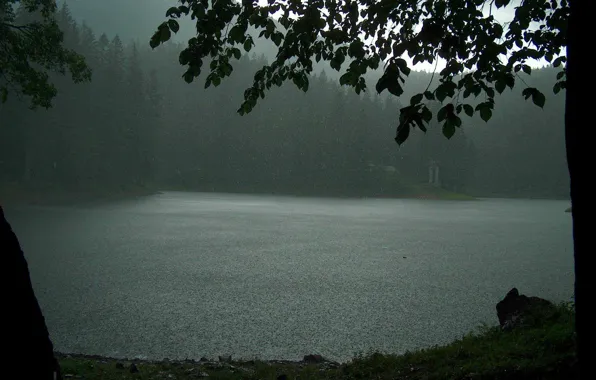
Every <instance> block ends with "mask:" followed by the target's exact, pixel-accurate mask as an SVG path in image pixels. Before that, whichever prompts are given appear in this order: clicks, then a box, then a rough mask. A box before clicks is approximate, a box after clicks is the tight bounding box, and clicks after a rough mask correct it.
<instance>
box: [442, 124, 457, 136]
mask: <svg viewBox="0 0 596 380" xmlns="http://www.w3.org/2000/svg"><path fill="white" fill-rule="evenodd" d="M454 134H455V124H454V123H453V120H452V119H447V120H445V123H444V124H443V136H445V137H447V139H450V138H452V137H453V135H454Z"/></svg>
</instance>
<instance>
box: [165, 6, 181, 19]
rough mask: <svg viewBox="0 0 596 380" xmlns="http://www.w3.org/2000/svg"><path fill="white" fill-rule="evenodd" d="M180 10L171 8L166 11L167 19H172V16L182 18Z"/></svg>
mask: <svg viewBox="0 0 596 380" xmlns="http://www.w3.org/2000/svg"><path fill="white" fill-rule="evenodd" d="M180 13H181V12H180V9H178V7H171V8H170V9H168V10H167V11H166V17H170V16H171V15H176V16H180Z"/></svg>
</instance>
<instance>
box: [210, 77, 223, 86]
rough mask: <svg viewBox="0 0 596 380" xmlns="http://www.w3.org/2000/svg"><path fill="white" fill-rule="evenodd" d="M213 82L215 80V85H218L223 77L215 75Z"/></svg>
mask: <svg viewBox="0 0 596 380" xmlns="http://www.w3.org/2000/svg"><path fill="white" fill-rule="evenodd" d="M212 82H213V86H215V87H217V86H219V84H220V83H221V78H220V77H219V76H217V75H214V76H213V79H212Z"/></svg>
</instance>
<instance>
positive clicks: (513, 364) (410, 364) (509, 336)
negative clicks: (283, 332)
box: [57, 304, 578, 380]
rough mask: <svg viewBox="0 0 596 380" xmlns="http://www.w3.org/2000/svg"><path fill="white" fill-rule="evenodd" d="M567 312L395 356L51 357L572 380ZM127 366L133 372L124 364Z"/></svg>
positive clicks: (116, 365) (226, 377)
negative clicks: (335, 359)
mask: <svg viewBox="0 0 596 380" xmlns="http://www.w3.org/2000/svg"><path fill="white" fill-rule="evenodd" d="M574 331H575V329H574V311H573V309H572V308H570V307H568V306H566V305H563V304H561V305H559V306H558V307H557V308H556V309H555V310H554V311H553V312H552V314H550V315H548V316H547V317H545V318H544V319H543V320H542V321H541V322H540V323H539V324H535V325H533V326H528V327H519V328H516V329H514V330H512V331H502V330H501V329H500V328H499V327H497V326H494V327H490V326H482V327H481V328H479V329H478V330H477V331H474V332H471V333H469V334H467V335H465V336H464V337H462V338H461V339H458V340H456V341H454V342H452V343H450V344H447V345H444V346H435V347H429V348H425V349H420V350H417V351H410V352H406V353H404V354H401V355H387V354H379V353H373V354H369V355H362V356H359V357H355V358H353V359H352V360H351V361H349V362H347V363H342V364H339V363H331V362H321V363H308V362H305V361H301V362H291V361H254V360H248V361H231V362H219V361H206V360H203V361H192V360H186V361H170V360H161V361H148V360H127V359H113V358H104V357H101V356H85V355H66V354H58V355H57V356H58V358H59V361H60V364H61V367H62V373H63V376H65V378H83V379H89V380H93V379H105V380H115V379H179V380H185V379H198V378H206V379H221V380H239V379H247V380H268V379H272V380H275V379H279V380H283V379H288V380H291V379H301V380H304V379H314V380H316V379H354V380H357V379H358V380H359V379H377V380H390V379H391V380H394V379H397V380H401V379H403V380H444V379H451V380H485V379H493V380H499V379H500V380H518V379H524V380H526V379H536V380H538V379H549V380H555V379H565V380H573V379H576V378H578V374H577V365H576V356H575V332H574ZM133 364H134V370H138V372H136V373H133V372H134V370H133V371H131V366H133Z"/></svg>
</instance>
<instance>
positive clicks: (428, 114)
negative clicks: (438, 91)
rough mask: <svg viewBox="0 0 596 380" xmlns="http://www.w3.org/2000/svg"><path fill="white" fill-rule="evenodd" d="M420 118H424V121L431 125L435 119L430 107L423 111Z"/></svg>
mask: <svg viewBox="0 0 596 380" xmlns="http://www.w3.org/2000/svg"><path fill="white" fill-rule="evenodd" d="M420 116H421V117H422V120H424V121H426V122H427V123H430V121H431V120H432V119H433V114H432V112H430V110H429V109H428V107H424V108H423V109H422V113H421V115H420Z"/></svg>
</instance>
